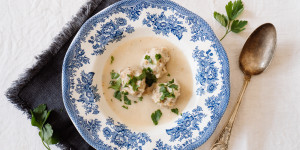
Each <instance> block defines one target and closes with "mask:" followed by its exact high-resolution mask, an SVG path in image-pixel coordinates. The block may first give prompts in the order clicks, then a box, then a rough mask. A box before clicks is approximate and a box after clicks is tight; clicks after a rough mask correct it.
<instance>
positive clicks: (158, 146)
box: [154, 139, 172, 150]
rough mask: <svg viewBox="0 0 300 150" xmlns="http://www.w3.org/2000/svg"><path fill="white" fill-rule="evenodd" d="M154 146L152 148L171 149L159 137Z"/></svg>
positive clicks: (157, 149)
mask: <svg viewBox="0 0 300 150" xmlns="http://www.w3.org/2000/svg"><path fill="white" fill-rule="evenodd" d="M155 146H156V147H155V148H154V150H172V147H171V146H170V145H168V144H164V142H163V141H162V140H161V139H159V140H158V141H156V145H155Z"/></svg>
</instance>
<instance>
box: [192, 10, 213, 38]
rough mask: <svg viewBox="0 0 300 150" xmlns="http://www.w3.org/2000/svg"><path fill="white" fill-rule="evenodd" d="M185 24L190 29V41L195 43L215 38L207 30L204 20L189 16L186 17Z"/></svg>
mask: <svg viewBox="0 0 300 150" xmlns="http://www.w3.org/2000/svg"><path fill="white" fill-rule="evenodd" d="M186 22H187V23H188V25H190V27H191V34H192V37H191V41H193V42H197V41H199V40H201V41H205V40H209V41H213V40H214V38H215V37H214V35H213V33H212V31H209V30H207V28H206V26H205V21H204V20H202V19H199V18H198V17H196V16H189V17H186Z"/></svg>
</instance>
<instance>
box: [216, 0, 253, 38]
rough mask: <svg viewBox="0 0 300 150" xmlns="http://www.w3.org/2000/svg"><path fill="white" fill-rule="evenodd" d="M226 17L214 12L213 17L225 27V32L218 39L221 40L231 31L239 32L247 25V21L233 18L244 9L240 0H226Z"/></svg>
mask: <svg viewBox="0 0 300 150" xmlns="http://www.w3.org/2000/svg"><path fill="white" fill-rule="evenodd" d="M225 9H226V13H227V17H226V16H225V15H223V14H220V13H218V12H216V11H215V12H214V18H215V19H216V20H217V21H218V22H219V23H220V24H221V25H222V26H224V27H225V28H226V33H225V34H224V36H223V37H222V38H221V39H220V41H222V40H223V39H224V38H225V36H226V35H227V34H228V33H230V32H231V31H232V32H234V33H239V32H241V31H243V30H245V28H244V27H245V26H246V25H247V23H248V22H247V21H239V20H235V19H236V18H237V17H238V16H239V15H240V14H241V13H242V12H243V10H244V5H243V2H242V1H241V0H236V1H234V2H233V3H232V1H230V2H228V4H227V5H226V6H225Z"/></svg>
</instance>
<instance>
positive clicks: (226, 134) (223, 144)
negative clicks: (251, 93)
mask: <svg viewBox="0 0 300 150" xmlns="http://www.w3.org/2000/svg"><path fill="white" fill-rule="evenodd" d="M250 79H251V76H250V75H245V77H244V84H243V88H242V90H241V92H240V94H239V97H238V101H237V102H236V104H235V106H234V109H233V111H232V112H231V116H230V119H229V120H228V122H227V124H226V125H225V126H224V128H223V130H222V131H221V134H220V135H219V137H218V138H217V140H216V141H215V143H214V144H213V146H212V147H211V149H210V150H227V149H228V143H229V139H230V135H231V130H232V127H233V123H234V120H235V117H236V114H237V112H238V109H239V106H240V104H241V102H242V98H243V95H244V93H245V90H246V88H247V85H248V83H249V82H250Z"/></svg>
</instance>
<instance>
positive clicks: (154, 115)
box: [151, 109, 162, 125]
mask: <svg viewBox="0 0 300 150" xmlns="http://www.w3.org/2000/svg"><path fill="white" fill-rule="evenodd" d="M161 116H162V113H161V111H160V109H157V110H156V111H155V112H153V113H152V114H151V119H152V121H153V123H154V125H157V124H158V121H159V119H160V117H161Z"/></svg>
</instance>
